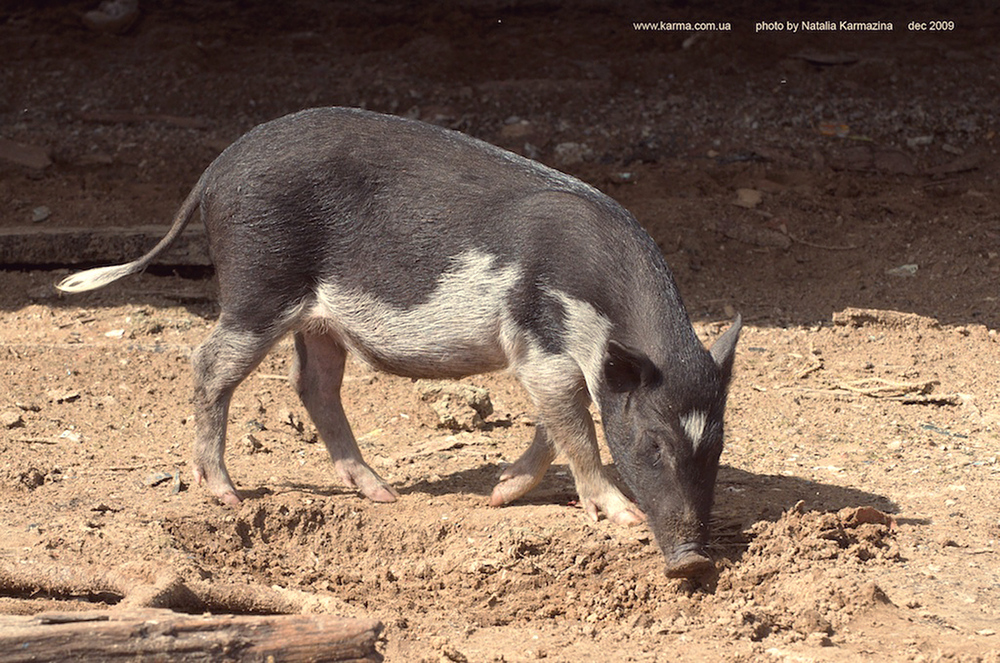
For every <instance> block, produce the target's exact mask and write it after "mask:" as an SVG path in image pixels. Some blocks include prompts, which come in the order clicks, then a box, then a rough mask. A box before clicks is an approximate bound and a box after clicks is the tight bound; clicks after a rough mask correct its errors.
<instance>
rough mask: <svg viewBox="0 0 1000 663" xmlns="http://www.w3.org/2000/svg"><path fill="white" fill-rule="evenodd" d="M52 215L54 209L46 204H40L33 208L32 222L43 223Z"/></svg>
mask: <svg viewBox="0 0 1000 663" xmlns="http://www.w3.org/2000/svg"><path fill="white" fill-rule="evenodd" d="M50 216H52V210H50V209H49V208H48V207H46V206H45V205H39V206H38V207H36V208H35V209H33V210H31V222H32V223H41V222H42V221H45V220H46V219H48V218H49V217H50Z"/></svg>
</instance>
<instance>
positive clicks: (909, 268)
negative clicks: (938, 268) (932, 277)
mask: <svg viewBox="0 0 1000 663" xmlns="http://www.w3.org/2000/svg"><path fill="white" fill-rule="evenodd" d="M918 269H919V266H918V265H914V264H907V265H900V266H899V267H893V268H892V269H887V270H885V273H886V275H888V276H898V277H900V278H910V277H913V276H916V275H917V270H918Z"/></svg>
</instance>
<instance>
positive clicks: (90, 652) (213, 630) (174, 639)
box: [0, 608, 383, 663]
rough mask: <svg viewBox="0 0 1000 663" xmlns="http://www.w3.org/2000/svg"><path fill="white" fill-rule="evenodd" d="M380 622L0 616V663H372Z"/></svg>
mask: <svg viewBox="0 0 1000 663" xmlns="http://www.w3.org/2000/svg"><path fill="white" fill-rule="evenodd" d="M382 628H383V627H382V623H381V622H379V621H377V620H374V619H347V618H344V617H336V616H333V615H187V614H183V613H177V612H172V611H170V610H160V609H152V608H148V609H143V610H127V611H119V610H111V611H106V612H105V611H90V612H48V613H39V614H37V615H33V616H30V617H29V616H11V615H5V616H0V663H21V662H22V661H24V662H27V661H67V660H81V661H139V660H147V661H148V660H158V661H165V660H169V661H180V662H181V663H187V662H190V661H197V662H202V661H204V662H206V663H207V662H210V661H261V662H263V661H269V660H271V661H290V662H292V663H294V662H297V661H315V662H325V661H334V662H341V661H353V662H355V663H362V662H364V663H374V662H376V661H381V660H382V656H381V654H379V653H378V651H377V650H376V649H375V643H376V641H377V639H378V636H379V634H380V633H381V632H382Z"/></svg>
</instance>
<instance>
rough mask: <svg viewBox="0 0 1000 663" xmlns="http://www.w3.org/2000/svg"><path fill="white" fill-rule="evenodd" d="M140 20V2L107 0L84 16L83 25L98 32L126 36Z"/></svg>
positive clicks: (136, 0) (135, 0)
mask: <svg viewBox="0 0 1000 663" xmlns="http://www.w3.org/2000/svg"><path fill="white" fill-rule="evenodd" d="M138 18H139V0H105V2H102V3H101V4H100V5H99V6H98V8H97V9H94V10H92V11H89V12H87V13H86V14H84V15H83V24H84V25H86V26H87V27H88V28H90V29H91V30H95V31H97V32H107V33H110V34H116V35H120V34H124V33H126V32H128V30H129V28H131V27H132V25H134V24H135V22H136V19H138Z"/></svg>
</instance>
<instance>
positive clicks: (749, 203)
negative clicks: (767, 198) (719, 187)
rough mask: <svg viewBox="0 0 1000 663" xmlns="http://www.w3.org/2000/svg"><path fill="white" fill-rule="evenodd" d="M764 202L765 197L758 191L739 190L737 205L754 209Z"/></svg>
mask: <svg viewBox="0 0 1000 663" xmlns="http://www.w3.org/2000/svg"><path fill="white" fill-rule="evenodd" d="M763 200H764V195H763V194H762V193H761V192H760V191H758V190H757V189H737V190H736V204H737V205H738V206H740V207H745V208H746V209H753V208H754V207H757V205H760V203H761V201H763Z"/></svg>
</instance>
